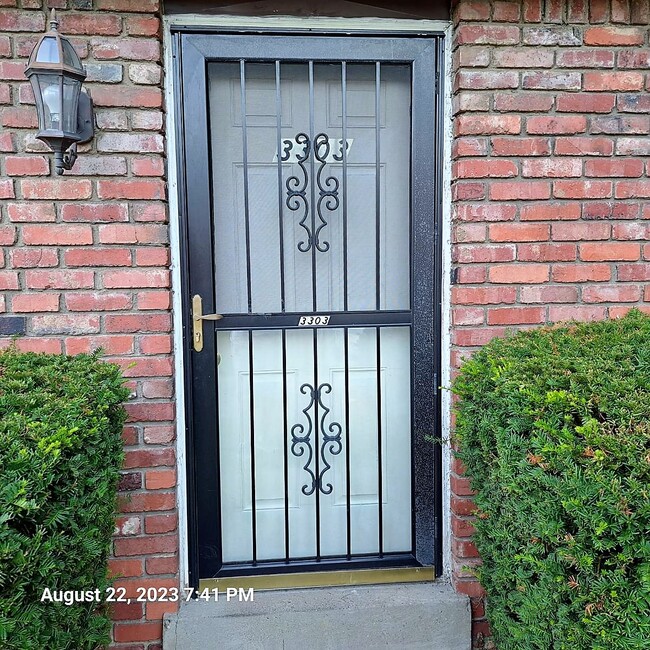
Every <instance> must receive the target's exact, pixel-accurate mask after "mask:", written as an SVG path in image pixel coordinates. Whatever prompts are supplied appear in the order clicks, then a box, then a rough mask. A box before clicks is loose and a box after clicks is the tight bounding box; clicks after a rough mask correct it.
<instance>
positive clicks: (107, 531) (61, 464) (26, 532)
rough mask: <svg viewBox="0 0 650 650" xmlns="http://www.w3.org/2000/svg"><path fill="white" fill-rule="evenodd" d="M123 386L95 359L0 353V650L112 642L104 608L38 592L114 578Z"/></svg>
mask: <svg viewBox="0 0 650 650" xmlns="http://www.w3.org/2000/svg"><path fill="white" fill-rule="evenodd" d="M122 382H123V380H122V379H121V376H120V372H119V368H118V367H117V366H115V365H112V364H106V363H101V362H100V361H98V358H97V355H90V356H89V355H79V356H77V357H65V356H56V355H44V354H32V353H28V354H20V353H17V352H15V351H12V350H10V351H6V352H2V353H0V647H2V648H5V649H11V650H14V649H16V650H17V649H20V650H25V649H30V650H32V649H33V650H43V649H45V648H47V649H48V650H67V649H70V650H72V649H74V650H82V649H83V650H86V649H87V650H93V649H94V648H96V647H97V646H99V645H102V644H103V643H105V642H107V641H108V639H109V636H108V632H109V630H110V621H109V618H108V616H107V615H106V612H105V608H104V606H103V605H101V604H100V605H98V604H97V603H93V602H89V603H78V604H73V605H69V606H67V605H65V604H61V603H51V602H41V596H42V594H43V591H44V589H46V588H49V589H51V590H90V589H95V588H99V589H100V593H101V592H103V590H104V589H105V587H106V586H107V584H108V582H107V568H106V560H107V557H108V552H109V545H110V539H111V535H112V533H113V529H114V511H115V498H116V489H117V480H118V476H119V474H118V470H119V468H120V467H121V462H122V440H121V432H122V426H123V424H124V420H125V412H124V409H123V408H122V407H121V406H120V404H121V402H123V401H124V400H126V399H127V397H128V391H127V390H126V388H125V387H124V386H123V385H122Z"/></svg>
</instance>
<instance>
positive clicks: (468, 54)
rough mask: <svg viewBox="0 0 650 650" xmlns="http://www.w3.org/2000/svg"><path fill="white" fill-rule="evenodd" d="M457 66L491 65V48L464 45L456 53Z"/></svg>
mask: <svg viewBox="0 0 650 650" xmlns="http://www.w3.org/2000/svg"><path fill="white" fill-rule="evenodd" d="M455 56H456V60H455V66H454V67H455V68H475V67H486V66H488V65H490V48H488V47H463V48H460V49H458V50H457V51H456V53H455Z"/></svg>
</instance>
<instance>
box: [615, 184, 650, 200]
mask: <svg viewBox="0 0 650 650" xmlns="http://www.w3.org/2000/svg"><path fill="white" fill-rule="evenodd" d="M615 196H616V198H617V199H647V198H650V180H639V181H618V182H617V183H616V193H615Z"/></svg>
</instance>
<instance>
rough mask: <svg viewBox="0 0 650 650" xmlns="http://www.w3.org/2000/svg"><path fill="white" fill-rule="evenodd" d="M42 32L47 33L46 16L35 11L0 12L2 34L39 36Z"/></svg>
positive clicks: (0, 30) (8, 10)
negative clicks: (16, 33) (21, 33)
mask: <svg viewBox="0 0 650 650" xmlns="http://www.w3.org/2000/svg"><path fill="white" fill-rule="evenodd" d="M42 31H45V14H43V13H40V12H34V11H19V10H10V9H6V10H0V32H27V33H29V34H35V33H36V34H38V33H40V32H42Z"/></svg>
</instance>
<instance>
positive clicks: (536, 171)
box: [521, 158, 582, 178]
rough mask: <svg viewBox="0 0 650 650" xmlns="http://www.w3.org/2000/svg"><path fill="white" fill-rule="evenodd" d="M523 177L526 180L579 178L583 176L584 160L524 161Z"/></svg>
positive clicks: (542, 159) (545, 159) (522, 165)
mask: <svg viewBox="0 0 650 650" xmlns="http://www.w3.org/2000/svg"><path fill="white" fill-rule="evenodd" d="M521 175H522V176H523V177H524V178H569V177H574V178H577V177H579V176H582V160H581V159H579V158H559V159H553V158H540V159H537V160H523V161H522V163H521Z"/></svg>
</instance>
